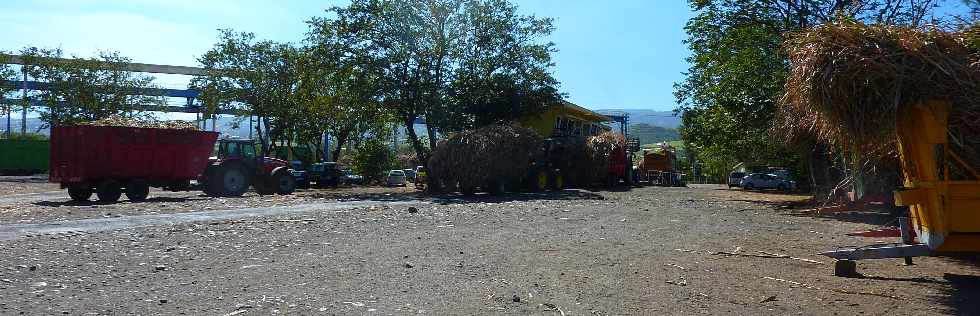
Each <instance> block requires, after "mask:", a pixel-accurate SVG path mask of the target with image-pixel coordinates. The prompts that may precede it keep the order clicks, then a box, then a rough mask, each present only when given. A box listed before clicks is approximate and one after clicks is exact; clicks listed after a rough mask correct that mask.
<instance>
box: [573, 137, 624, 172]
mask: <svg viewBox="0 0 980 316" xmlns="http://www.w3.org/2000/svg"><path fill="white" fill-rule="evenodd" d="M585 149H586V150H585V154H586V157H587V158H588V160H587V161H586V164H585V165H583V166H582V169H584V170H588V171H589V172H590V173H591V174H590V176H589V178H588V180H589V182H590V183H591V182H594V181H602V180H605V179H606V178H607V177H608V176H609V164H610V162H611V159H612V155H613V153H617V152H619V151H622V150H625V149H626V138H625V137H623V134H619V133H613V132H609V131H607V132H603V133H601V134H599V135H596V136H591V137H589V138H588V143H587V144H586V148H585ZM624 159H625V158H624Z"/></svg>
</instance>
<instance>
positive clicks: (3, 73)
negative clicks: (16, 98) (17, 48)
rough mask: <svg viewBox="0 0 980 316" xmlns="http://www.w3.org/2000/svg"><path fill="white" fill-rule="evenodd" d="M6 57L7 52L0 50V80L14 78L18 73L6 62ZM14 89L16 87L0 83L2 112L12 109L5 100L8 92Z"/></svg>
mask: <svg viewBox="0 0 980 316" xmlns="http://www.w3.org/2000/svg"><path fill="white" fill-rule="evenodd" d="M6 59H7V57H6V52H4V51H0V80H14V79H15V76H17V73H16V72H14V69H13V68H11V67H10V65H7V64H6V62H7V60H6ZM14 89H16V87H13V86H11V85H6V84H0V114H2V113H7V111H8V110H10V105H9V104H7V103H6V102H4V99H5V98H6V97H7V93H8V92H10V91H11V90H14Z"/></svg>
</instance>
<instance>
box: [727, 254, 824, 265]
mask: <svg viewBox="0 0 980 316" xmlns="http://www.w3.org/2000/svg"><path fill="white" fill-rule="evenodd" d="M759 253H761V254H758V255H756V254H749V253H738V252H727V251H716V252H712V253H711V254H712V255H721V256H738V257H754V258H776V259H791V260H798V261H803V262H807V263H813V264H824V263H823V262H822V261H817V260H812V259H806V258H797V257H791V256H788V255H782V254H776V253H771V252H765V251H759Z"/></svg>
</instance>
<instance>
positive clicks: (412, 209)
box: [408, 206, 419, 214]
mask: <svg viewBox="0 0 980 316" xmlns="http://www.w3.org/2000/svg"><path fill="white" fill-rule="evenodd" d="M408 212H409V213H411V214H415V213H418V212H419V209H417V208H415V207H414V206H410V207H408Z"/></svg>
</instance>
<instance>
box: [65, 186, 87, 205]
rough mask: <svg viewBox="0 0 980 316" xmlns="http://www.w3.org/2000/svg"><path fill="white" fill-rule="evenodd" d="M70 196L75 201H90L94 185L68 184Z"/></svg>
mask: <svg viewBox="0 0 980 316" xmlns="http://www.w3.org/2000/svg"><path fill="white" fill-rule="evenodd" d="M68 196H69V197H71V199H72V201H75V202H88V199H89V198H91V197H92V187H90V186H87V185H83V184H70V185H68Z"/></svg>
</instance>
